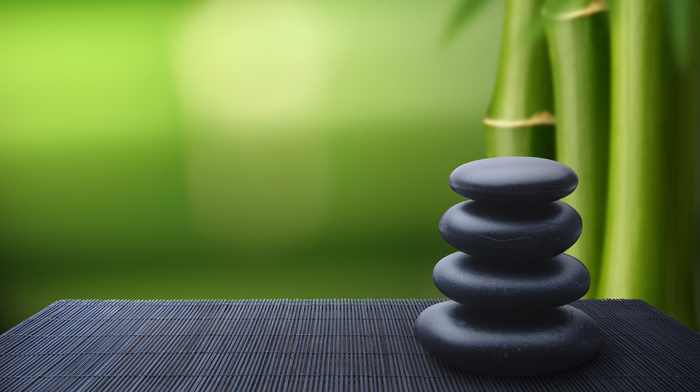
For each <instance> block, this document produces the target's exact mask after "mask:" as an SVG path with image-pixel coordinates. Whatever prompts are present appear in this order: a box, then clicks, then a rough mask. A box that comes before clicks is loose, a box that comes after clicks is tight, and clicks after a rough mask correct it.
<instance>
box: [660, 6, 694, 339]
mask: <svg viewBox="0 0 700 392" xmlns="http://www.w3.org/2000/svg"><path fill="white" fill-rule="evenodd" d="M670 6H671V7H672V9H671V11H672V13H671V14H672V15H673V17H672V18H671V24H672V26H671V28H672V29H677V30H672V32H674V33H676V34H675V36H674V37H673V38H674V42H673V43H674V45H673V48H674V56H673V57H672V58H673V63H674V65H673V69H674V72H673V74H674V76H675V78H674V80H673V86H674V87H673V95H674V99H673V103H672V105H673V110H674V111H673V116H672V120H673V123H672V124H671V128H670V129H672V130H673V131H674V132H671V134H670V136H671V137H673V139H672V143H673V158H674V159H673V161H672V162H671V163H672V165H673V167H672V168H671V173H673V175H672V176H671V179H672V180H673V184H672V190H673V191H672V197H673V199H672V202H671V204H672V206H673V213H672V214H671V218H672V219H673V220H672V222H671V227H670V230H669V231H668V236H669V238H668V240H669V247H668V252H669V254H668V256H667V261H666V266H667V271H668V272H667V274H666V301H665V304H664V307H665V311H666V312H667V313H669V314H671V315H673V316H674V317H675V318H677V319H678V320H680V321H682V322H684V323H685V324H686V325H688V326H690V327H693V328H697V326H698V320H697V318H696V317H697V315H698V312H697V311H696V309H695V306H696V301H697V298H695V296H694V293H693V286H694V283H695V282H694V279H693V272H694V271H693V261H694V260H695V255H694V253H695V250H696V249H695V239H696V234H695V233H696V231H695V229H696V226H695V221H694V220H695V216H694V215H695V214H694V213H693V210H694V198H695V192H696V191H697V188H696V185H697V184H696V168H697V153H698V152H697V142H698V140H697V139H698V137H697V134H698V125H699V123H698V121H699V117H700V108H699V107H698V104H699V103H700V102H699V101H700V23H698V22H699V21H698V16H700V2H698V1H696V0H676V1H675V2H673V3H672V4H670ZM693 18H695V20H693ZM678 26H681V28H680V29H678ZM694 316H695V317H694Z"/></svg>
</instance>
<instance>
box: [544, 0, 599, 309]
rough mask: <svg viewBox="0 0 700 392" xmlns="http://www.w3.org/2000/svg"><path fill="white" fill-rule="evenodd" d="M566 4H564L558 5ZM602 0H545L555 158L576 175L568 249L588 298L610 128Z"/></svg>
mask: <svg viewBox="0 0 700 392" xmlns="http://www.w3.org/2000/svg"><path fill="white" fill-rule="evenodd" d="M562 4H564V6H565V8H561V7H562ZM606 11H607V10H606V7H605V5H604V3H603V2H602V1H600V0H593V1H591V0H576V1H568V2H564V3H562V2H561V1H560V0H549V1H548V2H547V4H546V5H545V9H544V11H543V14H544V15H545V17H546V19H547V24H546V31H547V39H548V45H549V54H550V59H551V63H552V80H553V83H554V97H555V105H556V108H557V127H556V156H557V160H558V161H560V162H562V163H564V164H566V165H568V166H570V167H571V168H573V169H574V170H575V171H576V173H577V174H578V176H579V186H578V188H577V189H576V192H574V193H573V194H571V195H570V196H569V197H567V198H566V199H565V201H566V202H567V203H569V204H570V205H571V206H572V207H574V208H575V209H576V210H577V211H578V212H579V214H580V215H581V217H582V219H583V222H584V225H583V233H582V234H581V238H580V239H579V240H578V242H576V244H575V245H574V246H573V247H572V248H571V249H569V250H568V251H567V253H569V254H571V255H572V256H574V257H576V258H578V259H580V260H581V261H582V262H583V263H584V264H585V265H586V267H587V268H588V270H589V271H590V273H591V288H590V290H589V291H588V294H587V295H586V297H595V296H596V292H597V289H598V280H599V277H600V260H601V256H602V248H603V234H604V230H605V198H606V190H607V177H608V176H607V173H608V138H609V129H610V125H609V122H610V109H609V103H610V53H609V39H610V35H609V31H608V16H607V12H606Z"/></svg>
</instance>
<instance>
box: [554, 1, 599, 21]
mask: <svg viewBox="0 0 700 392" xmlns="http://www.w3.org/2000/svg"><path fill="white" fill-rule="evenodd" d="M607 10H608V5H607V4H606V3H605V0H593V1H591V3H590V4H588V7H586V8H582V9H580V10H576V11H571V12H567V13H565V14H561V15H557V17H556V19H557V20H572V19H577V18H583V17H586V16H591V15H595V14H597V13H599V12H605V11H607Z"/></svg>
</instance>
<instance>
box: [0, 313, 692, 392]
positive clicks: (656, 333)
mask: <svg viewBox="0 0 700 392" xmlns="http://www.w3.org/2000/svg"><path fill="white" fill-rule="evenodd" d="M436 302H438V300H295V301H292V300H245V301H224V300H221V301H215V300H178V301H117V300H114V301H86V300H64V301H58V302H55V303H53V304H52V305H50V306H48V307H47V308H46V309H44V310H42V311H40V312H39V313H37V314H36V315H34V316H32V317H30V318H29V319H27V320H25V321H24V322H22V323H21V324H19V325H17V326H16V327H14V328H13V329H11V330H9V331H8V332H6V333H5V334H3V335H2V336H0V390H2V391H25V390H31V391H53V390H61V391H77V390H87V391H96V390H100V391H102V390H110V391H134V390H141V391H157V390H166V391H174V390H183V391H196V390H203V391H218V390H227V391H282V390H298V391H450V390H459V391H461V390H475V391H481V390H483V391H493V390H498V391H532V390H537V391H579V390H580V391H592V390H600V391H603V390H604V391H617V390H619V391H632V390H644V391H655V390H664V391H683V390H688V391H700V334H698V333H696V332H694V331H692V330H691V329H689V328H687V327H685V326H684V325H682V324H680V323H679V322H677V321H676V320H674V319H672V318H671V317H669V316H667V315H665V314H664V313H662V312H660V311H658V310H657V309H655V308H653V307H652V306H650V305H648V304H647V303H645V302H643V301H640V300H605V301H601V300H581V301H577V302H576V303H574V306H576V307H578V308H580V309H582V310H584V311H585V312H587V313H588V314H589V315H591V316H592V317H593V318H595V319H596V320H597V321H598V324H599V326H600V328H601V331H602V333H603V341H602V347H601V350H600V352H599V353H598V354H597V355H596V356H595V357H594V359H593V360H591V361H589V362H587V363H586V364H584V365H581V366H579V367H577V368H573V369H569V370H566V371H562V372H558V373H553V374H550V375H546V376H539V377H492V376H485V375H479V374H473V373H469V372H465V371H462V370H458V369H455V368H451V367H448V366H444V365H442V364H441V363H439V362H437V361H436V360H435V359H433V358H432V357H430V356H428V355H426V354H425V353H424V352H423V350H422V349H421V348H420V346H419V345H418V344H417V343H416V340H415V339H414V336H413V329H412V327H413V320H414V319H415V318H416V316H418V314H419V313H420V312H421V311H422V310H423V309H424V308H426V307H427V306H429V305H432V304H434V303H436Z"/></svg>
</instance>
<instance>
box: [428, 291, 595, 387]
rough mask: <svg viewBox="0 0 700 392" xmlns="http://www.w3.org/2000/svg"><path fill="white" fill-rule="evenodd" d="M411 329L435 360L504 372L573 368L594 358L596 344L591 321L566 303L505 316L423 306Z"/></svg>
mask: <svg viewBox="0 0 700 392" xmlns="http://www.w3.org/2000/svg"><path fill="white" fill-rule="evenodd" d="M414 329H415V333H416V338H417V339H418V342H419V343H420V344H421V346H423V349H425V351H426V352H428V353H429V354H431V355H433V356H434V357H436V358H437V359H439V360H441V361H443V362H445V363H447V364H449V365H452V366H456V367H460V368H463V369H466V370H470V371H475V372H481V373H489V374H495V375H505V376H527V375H535V374H543V373H549V372H554V371H557V370H563V369H566V368H569V367H572V366H576V365H579V364H581V363H583V362H585V361H587V360H588V359H590V358H591V357H593V355H594V354H595V353H596V352H597V351H598V347H599V346H600V331H599V330H598V326H597V325H596V323H595V321H594V320H593V319H592V318H591V317H590V316H588V315H587V314H586V313H584V312H582V311H580V310H578V309H576V308H574V307H572V306H569V305H565V306H560V307H557V308H553V309H547V310H542V311H537V312H523V313H512V312H510V313H507V314H504V313H503V311H501V312H495V311H485V310H479V309H476V308H467V307H465V306H462V305H460V304H458V303H457V302H454V301H446V302H441V303H439V304H436V305H433V306H431V307H429V308H427V309H425V310H424V311H423V313H421V314H420V316H418V319H416V323H415V326H414Z"/></svg>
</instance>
